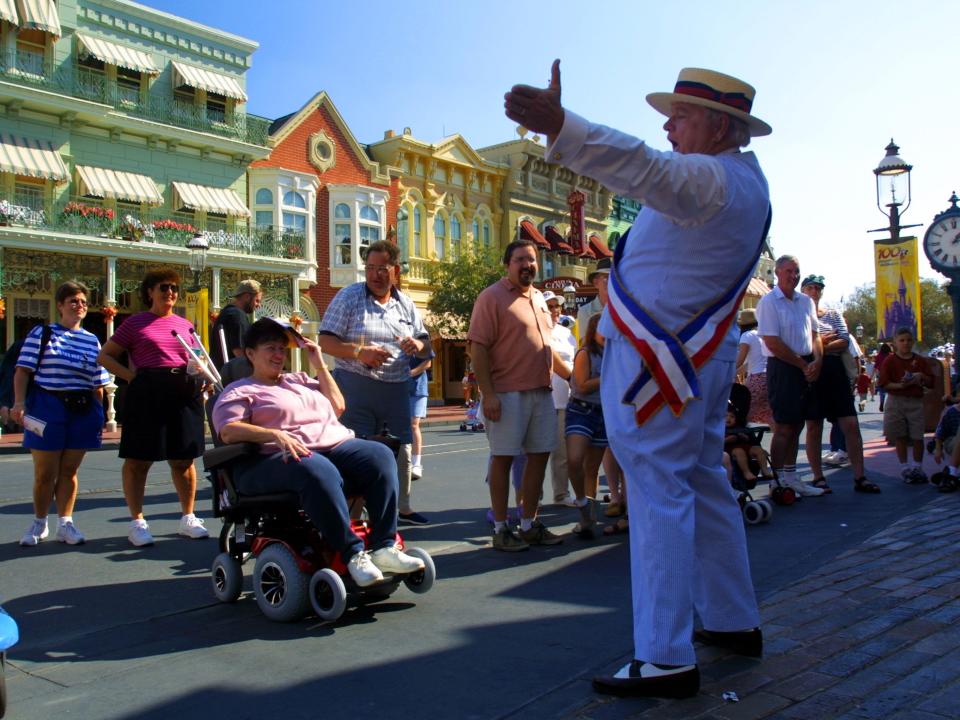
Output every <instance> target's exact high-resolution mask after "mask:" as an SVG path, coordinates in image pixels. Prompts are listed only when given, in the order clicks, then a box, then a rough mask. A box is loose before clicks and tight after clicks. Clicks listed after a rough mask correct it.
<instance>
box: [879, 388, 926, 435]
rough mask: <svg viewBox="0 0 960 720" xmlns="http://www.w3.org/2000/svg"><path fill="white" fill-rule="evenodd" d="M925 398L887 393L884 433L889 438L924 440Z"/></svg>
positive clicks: (884, 411)
mask: <svg viewBox="0 0 960 720" xmlns="http://www.w3.org/2000/svg"><path fill="white" fill-rule="evenodd" d="M923 426H924V422H923V398H918V397H903V396H902V395H891V394H889V393H887V401H886V404H885V405H884V409H883V434H884V435H886V437H887V439H888V440H899V439H901V438H910V439H911V440H923Z"/></svg>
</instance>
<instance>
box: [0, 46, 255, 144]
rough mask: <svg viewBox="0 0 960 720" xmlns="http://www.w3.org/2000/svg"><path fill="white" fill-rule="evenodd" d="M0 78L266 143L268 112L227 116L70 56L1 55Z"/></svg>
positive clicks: (133, 113)
mask: <svg viewBox="0 0 960 720" xmlns="http://www.w3.org/2000/svg"><path fill="white" fill-rule="evenodd" d="M21 61H22V62H21ZM21 65H24V66H23V67H21ZM0 79H3V80H7V81H9V82H14V83H17V84H18V85H27V86H30V87H39V88H42V89H44V90H48V91H50V92H56V93H61V94H64V95H69V96H71V97H75V98H80V99H83V100H91V101H93V102H98V103H103V104H105V105H110V106H111V107H113V108H114V109H116V110H119V111H120V112H123V113H125V114H127V115H130V116H132V117H138V118H143V119H145V120H153V121H156V122H161V123H165V124H168V125H174V126H176V127H182V128H186V129H188V130H197V131H199V132H207V133H213V134H214V135H220V136H222V137H227V138H230V139H232V140H239V141H241V142H247V143H251V144H253V145H261V146H265V145H266V144H267V137H268V135H269V129H270V120H268V119H267V118H262V117H260V116H258V115H250V114H247V113H238V112H236V111H234V112H233V113H229V114H227V115H224V116H220V114H219V113H210V114H208V112H207V108H206V106H204V105H192V104H187V103H183V102H177V101H175V100H173V98H171V97H169V96H166V97H165V96H161V95H159V94H156V93H146V96H144V94H142V93H140V92H139V91H138V90H136V89H135V88H131V87H129V86H124V85H119V84H118V83H116V82H113V81H108V80H107V78H106V76H105V75H104V74H103V73H102V72H99V71H96V70H91V69H88V68H84V67H81V66H78V65H76V64H74V63H70V62H64V63H63V64H61V65H60V66H59V67H58V68H57V69H55V70H54V69H52V68H51V67H50V64H49V63H47V62H45V61H43V60H42V58H40V56H39V55H33V54H24V53H21V54H18V55H17V58H16V61H15V63H14V64H13V65H10V64H9V63H8V62H6V61H5V60H3V59H2V58H0Z"/></svg>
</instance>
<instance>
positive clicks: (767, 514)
mask: <svg viewBox="0 0 960 720" xmlns="http://www.w3.org/2000/svg"><path fill="white" fill-rule="evenodd" d="M757 504H758V505H759V506H760V509H761V510H763V520H762V522H770V518H772V517H773V503H771V502H770V501H769V500H757Z"/></svg>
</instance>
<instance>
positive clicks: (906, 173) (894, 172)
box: [868, 138, 920, 242]
mask: <svg viewBox="0 0 960 720" xmlns="http://www.w3.org/2000/svg"><path fill="white" fill-rule="evenodd" d="M885 150H886V151H887V154H886V155H884V156H883V159H882V160H881V161H880V164H879V165H877V167H875V168H874V169H873V174H874V175H875V176H876V182H877V208H878V209H879V210H880V212H882V213H883V214H884V215H886V216H887V217H888V218H889V219H890V225H889V226H887V227H885V228H877V229H876V230H868V232H888V233H890V241H891V242H897V241H898V240H899V239H900V231H901V230H902V229H904V228H911V227H920V224H916V225H901V224H900V216H901V215H903V213H905V212H906V211H907V208H909V207H910V199H911V197H910V171H911V170H913V165H909V164H907V163H906V162H904V160H903V158H901V157H900V148H899V147H898V146H897V145H896V143H894V142H893V138H890V144H889V145H887V147H886V148H885ZM884 208H886V210H884ZM901 208H902V209H901Z"/></svg>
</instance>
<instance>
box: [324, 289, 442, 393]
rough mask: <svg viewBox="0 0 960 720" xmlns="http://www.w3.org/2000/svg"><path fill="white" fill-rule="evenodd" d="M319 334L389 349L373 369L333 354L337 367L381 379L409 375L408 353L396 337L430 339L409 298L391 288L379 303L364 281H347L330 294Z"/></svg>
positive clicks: (400, 378) (393, 379) (403, 378)
mask: <svg viewBox="0 0 960 720" xmlns="http://www.w3.org/2000/svg"><path fill="white" fill-rule="evenodd" d="M320 334H321V335H334V336H335V337H337V338H339V339H340V340H341V341H342V342H346V343H358V344H360V345H379V346H380V347H382V348H383V349H384V350H386V351H387V352H389V353H390V359H389V360H387V361H386V362H385V363H384V364H383V365H381V366H380V367H379V368H376V369H374V368H370V367H367V366H366V365H364V364H363V363H362V362H360V361H359V360H355V359H354V358H337V368H339V369H341V370H346V371H347V372H352V373H354V374H356V375H362V376H364V377H368V378H372V379H374V380H381V381H383V382H406V381H407V380H408V379H409V378H410V356H409V355H406V354H405V353H404V352H403V351H402V350H401V349H400V343H399V341H398V340H399V338H404V337H413V338H416V339H417V340H423V341H424V342H426V343H429V342H430V334H429V333H428V332H427V329H426V328H425V327H424V325H423V320H422V319H421V318H420V313H419V312H417V308H416V306H415V305H414V304H413V300H411V299H410V298H409V297H407V296H406V295H404V294H403V293H402V292H400V291H399V290H397V289H396V288H392V289H391V291H390V299H389V300H387V303H386V305H381V304H380V303H378V302H377V300H376V299H375V298H374V297H373V295H371V294H370V292H369V291H368V290H367V284H366V283H365V282H358V283H354V284H353V285H347V287H345V288H342V289H341V290H340V291H339V292H338V293H337V294H336V295H335V296H334V298H333V300H332V301H331V302H330V305H329V306H327V311H326V312H325V313H324V314H323V321H322V322H321V323H320Z"/></svg>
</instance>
